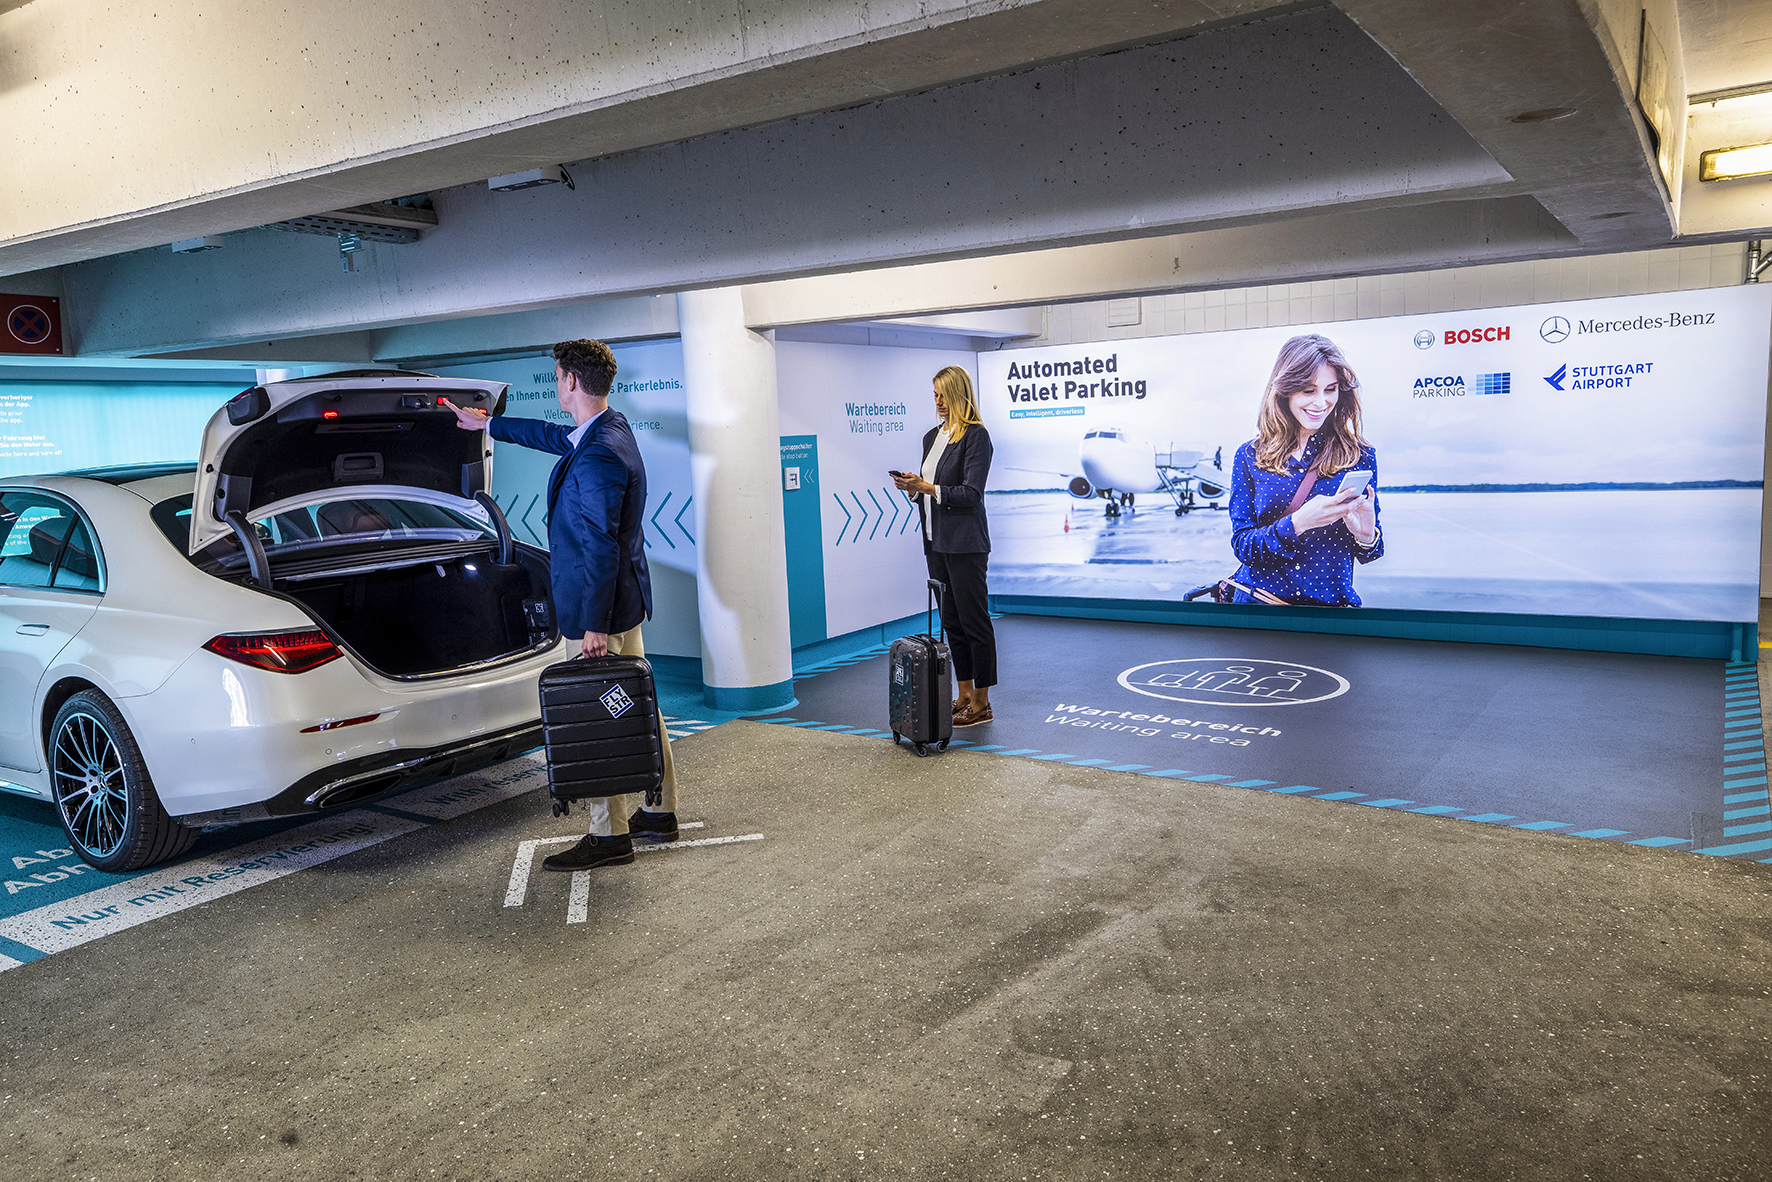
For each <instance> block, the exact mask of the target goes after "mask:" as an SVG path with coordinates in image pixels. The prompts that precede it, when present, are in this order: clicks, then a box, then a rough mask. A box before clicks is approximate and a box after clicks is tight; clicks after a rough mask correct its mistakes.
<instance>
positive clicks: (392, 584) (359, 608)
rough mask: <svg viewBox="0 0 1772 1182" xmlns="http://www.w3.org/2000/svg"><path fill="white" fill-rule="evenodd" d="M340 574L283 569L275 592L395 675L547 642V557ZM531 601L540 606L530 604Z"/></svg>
mask: <svg viewBox="0 0 1772 1182" xmlns="http://www.w3.org/2000/svg"><path fill="white" fill-rule="evenodd" d="M497 559H498V553H497V548H496V547H494V546H488V547H487V548H486V549H485V551H484V552H482V553H477V554H467V555H454V556H449V555H442V556H438V558H437V560H436V561H411V560H407V561H404V562H401V563H400V564H399V565H380V564H378V566H377V568H376V569H370V570H361V569H359V570H355V571H349V572H344V573H325V572H321V571H313V572H302V573H300V574H295V575H293V576H292V575H285V574H284V573H283V572H281V571H279V572H277V573H278V578H277V583H276V590H277V591H280V592H281V593H283V594H284V595H287V596H289V597H290V598H292V599H295V600H298V601H300V603H301V604H302V606H304V607H306V608H307V609H308V611H309V612H310V613H311V614H312V615H313V616H314V618H315V619H317V620H319V621H320V622H321V623H323V624H325V625H326V626H327V627H328V628H330V629H331V630H332V631H333V632H334V633H335V634H336V635H337V636H338V637H339V639H341V640H343V641H344V642H345V643H346V644H348V645H349V646H350V647H351V649H352V650H353V651H354V652H355V653H356V654H357V656H358V657H360V658H361V659H362V660H363V661H364V662H365V663H366V664H368V665H370V666H371V667H373V668H374V669H376V670H377V671H378V672H381V673H385V674H388V675H389V676H393V677H422V676H426V675H437V674H448V673H451V672H454V671H457V670H460V669H465V668H468V667H472V666H475V665H483V664H486V663H487V662H491V661H498V660H501V659H504V658H506V657H513V656H517V655H520V654H522V653H523V652H526V651H527V650H529V649H530V648H532V647H534V646H535V645H537V644H544V643H548V642H550V641H552V639H553V637H554V632H553V629H552V628H551V627H550V626H548V625H547V622H546V621H547V615H546V611H547V608H546V605H547V603H548V566H547V560H546V559H545V558H544V557H542V556H540V555H538V554H536V553H534V552H531V551H527V550H526V549H525V548H523V547H518V548H517V549H516V552H515V553H514V554H513V555H512V562H511V564H510V565H508V566H503V565H500V564H499V562H498V561H497ZM538 605H540V607H539V608H538Z"/></svg>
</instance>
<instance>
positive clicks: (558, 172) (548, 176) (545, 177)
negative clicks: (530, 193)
mask: <svg viewBox="0 0 1772 1182" xmlns="http://www.w3.org/2000/svg"><path fill="white" fill-rule="evenodd" d="M543 185H565V186H566V187H567V188H568V189H576V188H578V186H577V185H575V184H573V183H572V174H571V173H569V172H567V171H566V167H565V165H562V164H544V165H543V166H542V167H540V168H527V169H524V170H523V171H522V172H507V173H505V174H504V175H503V176H495V177H493V178H492V179H491V180H489V181H487V182H486V187H487V188H488V189H491V190H492V191H493V192H494V193H515V192H517V191H519V190H521V189H538V188H540V187H541V186H543Z"/></svg>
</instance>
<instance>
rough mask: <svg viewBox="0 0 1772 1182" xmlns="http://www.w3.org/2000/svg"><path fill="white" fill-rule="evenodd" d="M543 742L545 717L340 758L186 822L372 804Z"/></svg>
mask: <svg viewBox="0 0 1772 1182" xmlns="http://www.w3.org/2000/svg"><path fill="white" fill-rule="evenodd" d="M541 745H542V729H541V720H540V719H539V718H538V719H536V720H535V721H533V722H531V723H527V724H525V725H523V726H519V727H514V728H512V729H509V730H505V731H501V732H499V733H497V734H491V735H476V736H474V737H473V738H470V739H462V740H459V741H457V742H453V743H445V744H443V745H441V746H437V747H429V748H410V747H409V748H406V749H404V750H400V751H383V752H379V753H377V754H375V755H368V756H364V757H362V758H360V759H353V760H350V761H349V762H346V763H341V764H335V765H333V766H331V767H327V768H323V769H321V770H320V771H317V772H313V773H311V774H309V775H306V776H303V777H302V778H301V779H299V780H297V781H296V782H295V783H293V784H291V785H290V786H289V787H287V788H285V789H284V790H283V791H281V792H279V793H278V794H277V795H275V796H273V797H271V799H269V800H267V801H264V802H262V803H259V804H248V805H241V806H239V807H237V808H228V809H218V810H216V811H214V812H207V813H187V814H185V815H183V816H179V817H175V818H174V819H175V820H176V821H178V823H179V824H181V825H187V826H191V827H193V828H201V827H203V826H208V825H239V824H243V823H245V822H247V821H262V820H267V819H269V818H271V817H292V816H299V815H300V814H303V813H318V812H327V811H330V810H333V809H339V808H347V807H350V806H353V805H360V804H367V803H369V802H370V801H373V800H376V799H378V798H380V797H383V796H387V795H389V794H390V793H394V792H404V791H408V790H410V789H413V788H421V787H423V786H424V785H426V784H433V783H435V782H437V781H438V780H445V779H448V778H449V777H450V776H457V775H460V774H462V773H463V772H469V771H473V770H475V769H476V768H482V767H490V766H492V765H493V764H496V763H503V762H504V761H505V760H507V759H511V758H513V757H515V756H518V755H521V754H523V753H524V752H525V751H533V750H535V749H536V748H538V747H540V746H541Z"/></svg>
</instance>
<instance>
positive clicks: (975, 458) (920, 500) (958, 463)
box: [892, 365, 997, 727]
mask: <svg viewBox="0 0 1772 1182" xmlns="http://www.w3.org/2000/svg"><path fill="white" fill-rule="evenodd" d="M935 413H936V414H938V415H940V416H941V425H940V426H938V427H935V428H934V429H932V430H931V431H930V432H929V433H928V434H927V435H925V436H923V469H922V472H921V474H916V473H910V472H894V473H893V474H892V480H893V483H895V484H897V485H898V487H899V490H900V491H901V492H904V493H907V494H909V495H910V496H911V497H912V498H913V499H914V500H915V501H916V502H917V507H918V510H919V512H920V513H921V514H922V518H923V554H924V556H925V557H926V558H927V560H928V563H929V577H930V578H932V579H935V580H936V581H938V582H940V583H941V584H942V585H943V586H944V587H945V588H946V591H945V592H944V593H943V594H942V599H941V618H942V620H943V621H944V622H945V626H946V628H947V633H948V646H949V648H950V649H951V650H952V652H953V658H954V679H955V680H956V681H957V682H958V683H959V684H958V686H957V687H956V690H955V693H956V694H957V695H958V696H957V697H956V698H955V700H954V725H955V726H956V727H962V726H977V725H978V724H979V723H981V722H989V721H990V720H991V692H990V691H991V687H992V686H993V685H996V684H997V637H996V633H995V632H994V631H993V629H992V628H991V611H990V603H989V595H990V591H989V589H988V588H987V587H986V586H985V567H986V565H987V564H988V562H989V560H990V553H991V531H990V527H989V525H988V523H987V522H986V521H985V514H984V484H985V480H986V479H987V478H989V476H990V473H991V433H990V432H989V431H986V430H985V429H984V423H983V422H982V421H981V420H980V419H979V417H978V400H977V399H976V398H974V397H973V394H972V378H971V377H970V376H969V375H968V374H967V373H966V371H965V370H964V369H961V368H960V367H959V366H957V365H950V366H948V367H947V368H946V369H944V370H942V371H941V372H940V373H938V374H936V375H935Z"/></svg>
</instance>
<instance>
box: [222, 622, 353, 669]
mask: <svg viewBox="0 0 1772 1182" xmlns="http://www.w3.org/2000/svg"><path fill="white" fill-rule="evenodd" d="M203 647H204V648H206V649H208V650H209V651H210V652H212V653H215V654H216V655H217V656H221V657H226V658H228V660H230V661H239V662H240V663H241V664H243V665H256V666H258V667H259V668H260V669H269V670H270V671H271V672H273V673H306V672H307V671H308V670H309V669H317V668H319V667H320V666H321V665H324V664H325V663H326V662H328V661H334V660H337V659H338V658H339V657H341V656H343V655H344V654H343V653H341V652H339V651H338V646H337V645H336V644H333V643H332V641H331V640H329V639H327V637H326V633H324V632H258V633H253V634H251V635H246V636H240V635H231V636H218V637H216V638H215V639H214V640H212V641H210V642H209V643H208V644H206V645H204V646H203Z"/></svg>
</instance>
